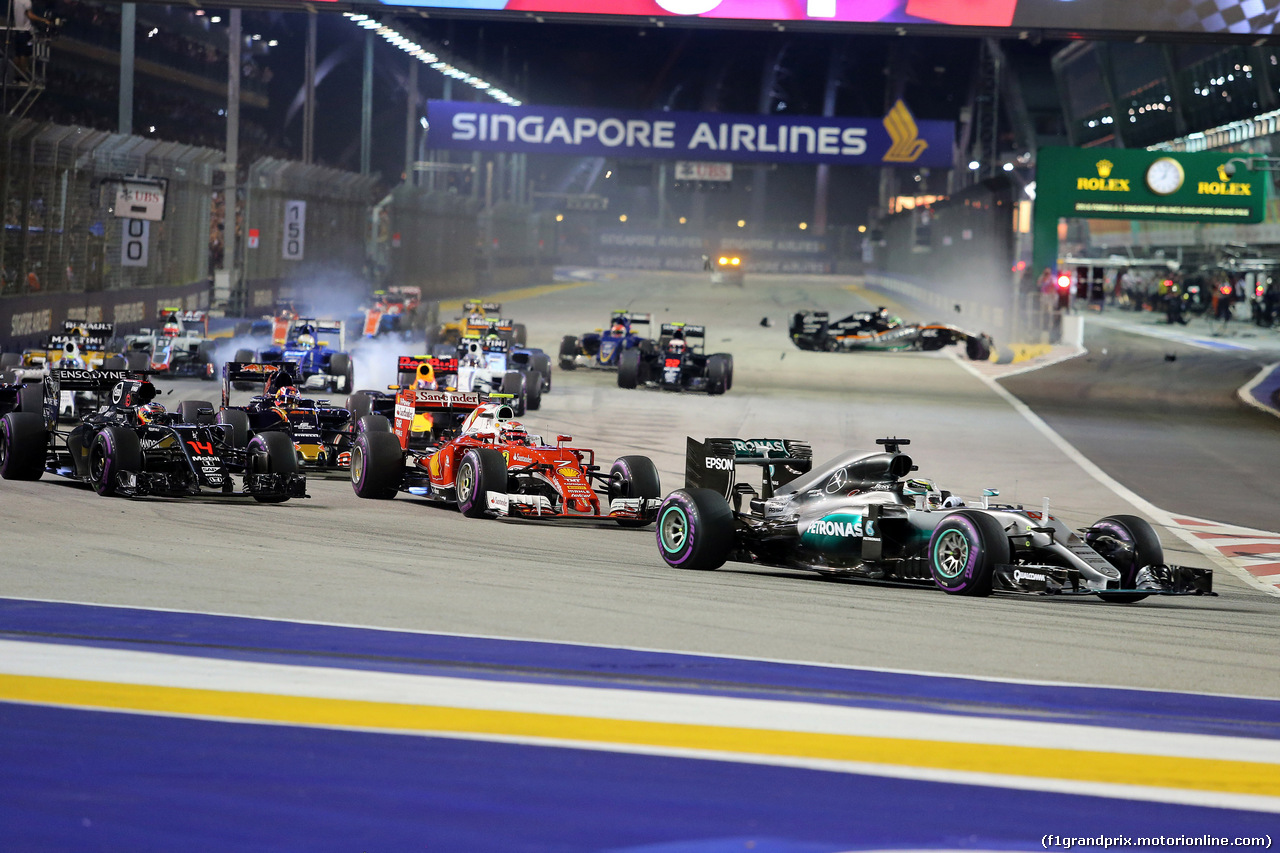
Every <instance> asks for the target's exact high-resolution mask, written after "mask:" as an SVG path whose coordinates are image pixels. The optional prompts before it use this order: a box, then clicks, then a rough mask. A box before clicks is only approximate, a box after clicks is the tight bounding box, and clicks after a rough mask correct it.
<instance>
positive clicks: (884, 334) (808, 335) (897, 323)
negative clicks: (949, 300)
mask: <svg viewBox="0 0 1280 853" xmlns="http://www.w3.org/2000/svg"><path fill="white" fill-rule="evenodd" d="M790 332H791V341H792V343H794V344H795V345H796V346H797V347H799V348H800V349H803V350H816V351H818V352H853V351H854V350H882V351H889V352H894V351H898V350H923V351H925V352H928V351H931V350H939V349H942V348H943V347H945V346H949V345H951V344H957V343H961V342H963V343H964V348H965V355H967V356H968V357H969V358H970V359H971V360H973V361H986V360H987V359H988V358H990V357H991V351H992V349H993V348H994V347H995V342H994V341H993V340H992V339H991V336H990V335H986V334H974V333H973V332H967V331H965V330H964V329H961V328H958V327H956V326H949V325H947V324H945V323H903V322H902V320H901V319H900V318H898V317H894V316H892V315H891V314H890V313H889V312H888V310H887V309H885V308H880V309H877V310H875V311H859V312H855V313H853V314H850V315H849V316H847V317H844V318H842V319H839V320H832V319H831V315H830V314H828V313H827V312H826V311H798V312H796V313H795V314H793V315H792V316H791V323H790Z"/></svg>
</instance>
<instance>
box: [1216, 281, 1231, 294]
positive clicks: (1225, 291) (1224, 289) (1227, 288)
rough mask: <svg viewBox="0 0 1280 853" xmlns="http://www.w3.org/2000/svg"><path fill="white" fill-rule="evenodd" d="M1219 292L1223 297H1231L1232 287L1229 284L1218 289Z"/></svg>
mask: <svg viewBox="0 0 1280 853" xmlns="http://www.w3.org/2000/svg"><path fill="white" fill-rule="evenodd" d="M1218 292H1219V293H1221V294H1222V295H1223V296H1229V295H1230V294H1231V285H1229V284H1224V285H1220V286H1219V287H1218Z"/></svg>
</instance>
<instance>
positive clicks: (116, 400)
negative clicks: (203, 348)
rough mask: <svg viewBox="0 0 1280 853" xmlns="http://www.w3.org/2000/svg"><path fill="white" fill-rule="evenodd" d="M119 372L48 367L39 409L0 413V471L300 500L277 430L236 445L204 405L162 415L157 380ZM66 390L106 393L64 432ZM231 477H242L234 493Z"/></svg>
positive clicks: (284, 439) (153, 489)
mask: <svg viewBox="0 0 1280 853" xmlns="http://www.w3.org/2000/svg"><path fill="white" fill-rule="evenodd" d="M139 376H140V375H139V374H137V373H132V372H129V371H123V370H78V369H62V368H54V369H53V370H51V371H50V375H49V377H48V378H47V379H46V380H45V389H44V400H45V401H46V403H45V407H44V411H43V412H42V413H36V412H32V411H28V410H27V409H26V408H23V409H22V410H21V411H16V412H9V413H8V414H6V415H4V417H3V418H0V477H3V478H4V479H6V480H39V479H40V478H41V476H43V475H44V473H45V472H48V473H51V474H57V475H59V476H63V477H67V478H69V479H72V480H77V481H79V482H82V483H86V484H88V485H91V486H93V488H94V489H95V490H96V491H97V493H98V494H100V495H104V496H110V495H127V496H131V497H132V496H143V495H162V496H166V497H184V496H194V495H222V496H228V497H252V498H254V499H255V500H257V501H259V502H262V503H277V502H280V501H286V500H288V499H289V498H302V497H307V493H306V486H307V481H306V478H305V477H304V476H303V475H302V474H301V473H300V472H299V471H298V463H297V457H296V456H295V455H294V450H293V442H291V441H289V438H288V436H286V435H284V434H283V433H274V434H272V433H266V434H263V435H259V436H256V437H254V438H253V439H252V440H250V441H249V443H248V445H247V446H245V447H240V448H238V447H236V446H235V445H234V443H233V441H232V439H231V435H230V429H229V428H227V427H225V426H220V425H214V424H211V423H209V421H211V420H212V417H213V410H212V407H210V406H209V404H208V403H194V404H188V403H185V402H184V403H183V404H181V405H180V406H179V411H177V412H167V411H165V408H164V406H162V405H160V404H159V403H157V402H154V400H155V396H156V389H155V386H154V385H152V384H151V383H150V382H149V381H147V380H146V379H145V378H139ZM63 390H69V391H75V392H78V391H91V392H94V393H99V394H103V393H106V392H107V391H108V390H109V392H110V403H109V404H108V405H105V406H103V407H102V408H101V409H99V410H98V411H96V412H94V413H93V414H91V415H88V416H86V417H85V418H84V419H83V420H82V421H81V422H80V423H79V424H77V425H76V426H75V427H73V428H71V429H69V430H62V429H59V428H58V426H57V421H56V418H55V414H56V404H55V403H54V401H56V400H57V399H58V395H59V393H60V392H61V391H63ZM233 474H239V475H241V476H242V478H243V489H242V490H241V491H239V492H236V491H235V484H234V481H233V479H232V475H233Z"/></svg>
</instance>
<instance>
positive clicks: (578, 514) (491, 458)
mask: <svg viewBox="0 0 1280 853" xmlns="http://www.w3.org/2000/svg"><path fill="white" fill-rule="evenodd" d="M514 415H515V413H514V412H513V411H512V409H511V407H510V406H509V405H507V403H506V402H504V401H491V402H485V399H484V398H483V397H482V396H481V395H480V394H476V393H461V392H451V391H421V390H415V389H404V390H401V391H400V392H399V394H397V396H396V406H395V432H393V433H386V432H372V431H365V432H361V433H360V434H359V435H358V436H357V438H356V440H355V444H354V446H353V448H352V451H351V484H352V487H353V488H354V489H355V493H356V494H357V495H359V496H360V497H362V498H393V497H395V496H396V493H397V492H401V491H404V492H408V493H409V494H411V495H417V496H420V497H424V498H428V499H430V500H433V501H439V502H441V503H446V504H455V505H456V506H457V507H458V509H459V510H460V511H461V512H462V514H463V515H465V516H467V517H469V518H481V517H483V516H487V515H488V516H498V517H504V516H512V517H518V518H531V519H543V520H550V519H566V518H571V519H580V520H581V519H587V520H592V519H598V520H606V519H607V520H613V521H616V522H617V523H618V524H619V525H621V526H623V527H640V526H644V525H646V524H650V523H652V522H653V519H654V513H655V512H656V510H657V507H658V504H659V503H660V500H661V498H660V496H661V485H660V484H659V481H658V470H657V468H656V467H654V464H653V462H652V461H651V460H650V459H649V458H648V457H646V456H623V457H621V458H619V459H617V460H616V461H615V462H614V463H613V466H612V467H611V468H610V470H609V473H608V474H605V473H602V472H601V470H600V466H598V465H596V464H595V452H594V451H592V450H587V449H583V448H577V447H571V446H569V445H568V444H566V442H569V441H572V440H573V439H572V438H571V437H570V436H567V435H561V436H556V443H555V444H554V445H548V444H546V443H545V442H543V440H542V438H541V436H537V435H530V434H529V433H528V432H526V431H525V429H524V426H523V425H522V424H521V423H520V422H519V421H516V420H515V419H514ZM423 416H429V417H430V419H431V422H430V424H429V425H428V424H424V423H423V422H422V419H423ZM460 417H462V418H464V419H463V421H462V423H461V425H460V426H458V427H456V428H455V427H453V426H452V425H451V422H452V423H456V422H457V419H458V418H460ZM415 423H416V424H417V425H418V427H419V429H417V430H415V429H414V426H415ZM424 427H425V428H424Z"/></svg>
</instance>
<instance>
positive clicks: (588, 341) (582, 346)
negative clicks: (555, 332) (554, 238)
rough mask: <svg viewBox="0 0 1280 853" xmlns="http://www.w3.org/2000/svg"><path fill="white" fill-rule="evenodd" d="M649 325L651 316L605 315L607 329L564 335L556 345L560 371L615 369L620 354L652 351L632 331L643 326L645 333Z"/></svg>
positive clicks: (651, 345) (645, 340)
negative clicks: (592, 368) (558, 351)
mask: <svg viewBox="0 0 1280 853" xmlns="http://www.w3.org/2000/svg"><path fill="white" fill-rule="evenodd" d="M652 322H653V315H651V314H637V313H635V312H633V311H614V312H613V313H612V314H610V315H609V327H608V328H607V329H596V330H595V331H594V332H587V333H586V334H585V335H582V336H580V337H575V336H573V335H565V336H564V339H563V340H561V341H560V369H561V370H575V369H577V368H579V367H603V368H616V367H618V365H619V361H620V359H621V358H622V355H623V353H627V352H630V351H631V350H633V349H637V348H639V349H642V350H646V351H648V352H653V351H655V350H656V349H657V346H658V345H657V344H656V343H655V342H654V341H652V340H650V339H649V338H648V337H647V336H645V335H642V334H640V332H639V331H638V330H637V329H636V327H637V326H644V327H645V331H646V332H647V331H648V328H649V325H650V324H651V323H652Z"/></svg>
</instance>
